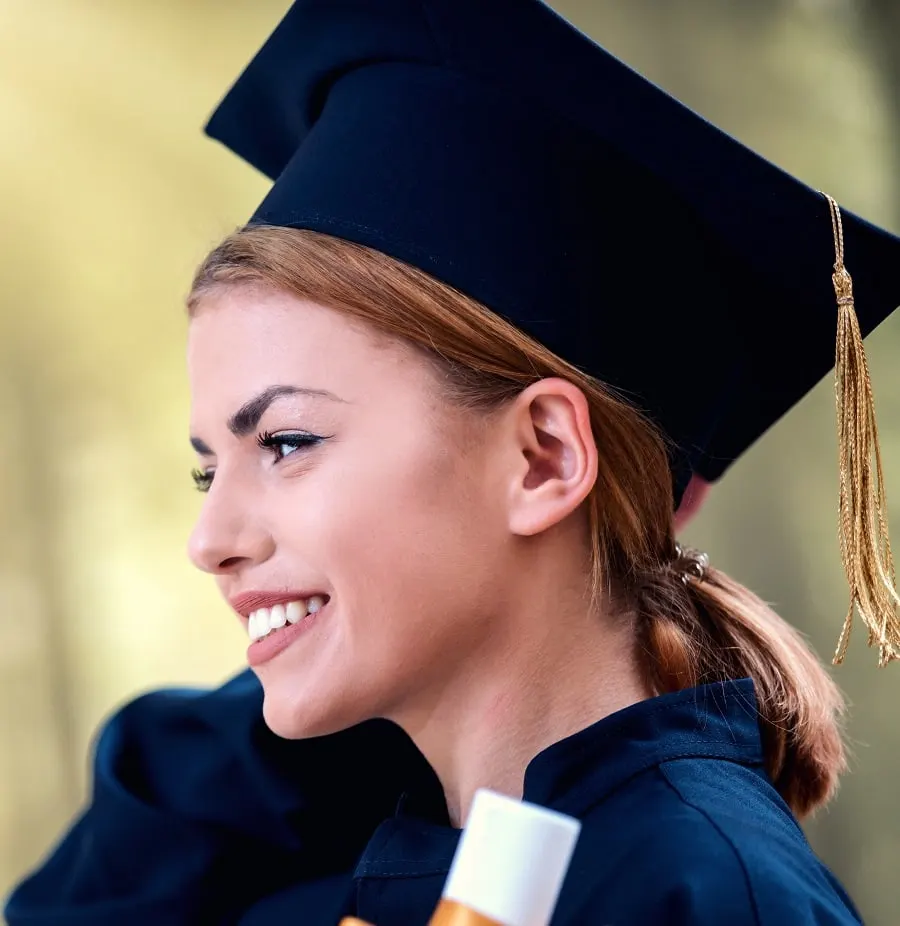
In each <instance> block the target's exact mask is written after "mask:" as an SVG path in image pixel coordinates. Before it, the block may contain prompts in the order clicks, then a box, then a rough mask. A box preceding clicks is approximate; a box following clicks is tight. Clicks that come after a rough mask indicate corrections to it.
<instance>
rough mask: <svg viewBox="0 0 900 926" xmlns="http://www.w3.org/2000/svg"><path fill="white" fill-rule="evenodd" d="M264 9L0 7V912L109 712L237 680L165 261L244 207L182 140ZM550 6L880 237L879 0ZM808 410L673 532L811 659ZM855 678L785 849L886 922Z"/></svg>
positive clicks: (894, 413) (889, 839)
mask: <svg viewBox="0 0 900 926" xmlns="http://www.w3.org/2000/svg"><path fill="white" fill-rule="evenodd" d="M288 5H289V4H288V0H252V2H251V0H243V2H238V0H215V2H212V0H190V2H184V0H152V2H151V0H41V2H39V3H36V2H32V0H0V138H2V144H0V202H2V204H3V206H2V218H0V279H2V285H0V523H2V528H3V529H2V534H0V894H4V895H5V894H6V893H7V891H8V889H9V887H10V885H11V884H12V883H13V882H14V881H15V879H17V878H18V877H19V876H21V875H22V873H23V872H24V871H25V870H26V869H28V868H29V867H31V866H33V865H34V864H35V863H36V862H37V860H38V859H39V858H40V857H41V855H42V854H43V853H44V852H45V851H46V850H47V849H48V847H49V845H50V844H51V842H52V840H54V839H55V838H56V836H57V835H58V833H59V832H60V831H61V829H62V827H64V826H65V825H66V823H67V821H68V820H69V819H70V817H71V815H72V814H73V813H74V812H75V810H76V808H77V807H78V805H79V804H80V802H81V801H82V800H83V799H84V796H85V793H86V788H87V786H88V784H89V764H88V762H89V750H90V741H91V737H92V734H93V733H94V731H95V730H96V728H97V726H98V724H99V723H100V722H101V721H102V719H103V718H104V717H105V716H106V715H107V714H108V713H109V712H110V711H112V710H113V709H114V708H115V707H116V706H117V705H119V704H121V703H122V702H123V701H124V700H125V699H128V698H130V697H132V696H133V695H134V694H135V693H137V692H139V691H142V690H145V689H147V688H151V687H155V686H161V685H168V684H173V683H178V684H185V683H187V684H215V683H217V682H219V681H220V680H222V679H223V678H225V677H226V676H227V675H230V674H231V673H232V672H233V671H235V670H236V669H238V668H240V667H241V665H242V663H243V659H244V656H243V652H244V648H245V644H246V641H245V639H244V634H243V633H242V632H241V631H240V630H239V628H238V626H237V623H236V621H234V619H233V617H232V616H230V612H229V611H228V609H227V608H226V607H225V606H224V605H223V604H222V603H221V602H220V601H219V600H218V598H217V595H216V593H215V591H214V588H213V585H212V582H211V580H208V579H207V578H206V577H204V576H201V575H200V574H195V573H194V572H193V571H192V569H191V567H190V566H189V564H188V562H187V559H186V556H185V553H184V547H185V542H186V538H187V534H188V531H189V528H190V525H191V522H192V518H193V517H194V515H195V513H196V511H197V509H198V506H199V502H200V497H199V496H198V495H197V494H196V493H194V492H193V491H192V489H191V485H190V480H189V478H188V470H189V467H190V466H191V465H192V462H193V461H192V457H191V453H190V451H189V448H188V443H187V417H188V396H187V392H186V385H185V376H184V371H183V357H182V353H183V344H182V342H183V338H184V333H185V327H186V325H185V319H184V316H183V311H182V307H181V302H182V298H183V296H184V294H185V292H186V290H187V287H188V284H189V280H190V276H191V272H192V269H193V267H194V265H195V264H196V263H197V262H198V261H199V260H200V259H201V257H202V256H203V254H204V253H205V251H206V250H207V249H208V248H209V247H211V246H212V245H213V244H215V243H216V241H217V240H218V239H219V238H220V237H221V236H223V235H224V234H225V233H227V232H228V231H230V230H231V229H232V228H233V227H235V226H236V225H238V224H239V223H241V222H242V221H243V220H245V219H246V218H247V217H248V216H249V214H250V213H251V212H252V210H253V208H254V207H255V206H256V204H257V202H258V201H259V199H261V197H262V195H263V193H264V190H265V183H264V181H263V180H262V178H261V177H259V176H257V175H255V174H254V173H253V172H252V171H251V170H250V169H249V168H246V167H245V166H243V165H242V164H241V163H239V162H238V161H237V160H236V159H235V158H233V157H232V156H230V155H229V154H228V153H227V152H225V151H224V150H223V149H220V148H219V147H217V146H216V145H215V144H213V143H212V142H210V141H208V140H205V139H204V138H203V137H202V135H201V133H200V126H201V124H202V122H203V120H204V118H205V117H206V115H207V114H208V112H209V111H210V109H211V107H212V106H213V105H214V104H215V103H216V101H217V100H218V98H219V97H220V95H221V94H222V93H223V91H224V90H225V88H226V86H227V85H228V84H229V82H230V81H231V80H232V79H233V78H234V77H235V76H236V75H237V73H238V72H239V70H240V69H241V68H242V67H243V65H244V64H245V63H246V61H247V60H248V59H249V57H250V56H251V54H252V53H253V52H254V51H255V50H256V48H257V46H258V45H259V44H260V43H261V42H262V40H263V39H264V37H265V36H266V35H267V34H268V32H269V31H270V29H271V28H272V27H273V26H274V24H275V22H276V21H277V19H278V18H279V17H280V16H281V15H282V14H283V12H284V11H285V10H286V8H287V6H288ZM552 5H554V6H555V7H556V8H557V9H558V10H560V11H561V12H562V13H563V14H565V15H566V16H568V17H569V18H570V19H572V20H573V21H574V22H575V23H576V24H577V25H579V26H581V27H582V28H583V29H585V30H586V31H587V32H589V33H590V34H591V35H593V36H594V37H595V38H596V39H597V40H598V41H600V42H601V44H604V45H606V46H607V47H608V48H610V49H611V50H612V51H613V52H614V53H616V54H618V55H619V56H620V57H622V58H624V59H625V60H626V61H628V62H629V63H630V64H632V65H633V66H635V67H636V68H637V69H638V70H640V71H642V72H643V73H644V74H646V75H647V76H649V77H650V78H651V79H653V80H655V81H656V82H657V83H659V84H661V85H662V86H664V87H665V88H666V89H668V90H669V91H671V92H672V93H674V94H675V95H676V96H678V97H680V98H681V99H682V100H684V101H685V102H687V103H688V104H689V105H691V106H692V107H694V108H695V109H697V110H699V111H700V112H702V113H703V114H704V115H706V116H707V117H709V118H710V119H711V120H713V121H714V122H716V123H718V124H719V125H721V126H722V127H723V128H725V129H726V130H728V131H729V132H731V133H732V134H734V135H736V136H738V137H739V138H740V139H742V140H743V141H745V142H747V143H749V144H750V145H751V146H753V147H755V148H756V149H757V150H759V151H761V152H762V153H763V154H765V155H766V156H768V157H769V158H771V159H772V160H774V161H776V162H778V163H779V164H781V165H782V166H784V167H785V168H787V169H788V170H790V171H792V172H794V173H796V174H798V175H799V176H801V177H802V178H803V179H805V180H806V181H807V182H808V183H810V184H811V185H813V186H816V187H818V188H820V189H826V190H828V191H830V192H831V193H832V194H833V195H834V196H836V197H837V198H838V199H839V200H840V201H841V202H842V203H843V204H844V205H845V206H846V207H848V208H851V209H853V210H855V211H857V212H860V213H862V214H864V215H865V216H867V217H869V218H871V219H872V220H874V221H876V222H879V223H882V224H885V225H888V226H889V227H891V228H893V229H894V230H895V231H900V54H898V51H900V0H752V2H747V0H602V2H601V0H556V2H554V3H552ZM648 261H651V262H652V255H648ZM848 261H849V265H850V268H851V270H852V255H849V256H848ZM898 273H900V267H898ZM858 296H859V297H860V298H862V299H864V298H865V294H864V293H859V294H858ZM673 310H676V311H681V310H682V309H681V307H673ZM765 310H766V308H765V306H760V311H765ZM774 321H777V320H774ZM700 336H702V335H700ZM898 347H900V313H896V317H895V318H893V319H892V320H890V321H889V322H888V323H886V324H885V325H884V326H882V328H881V329H879V331H878V332H877V333H876V334H875V335H874V336H873V337H872V338H871V339H870V342H869V350H870V354H869V356H870V362H871V366H872V370H873V375H874V379H875V387H876V395H877V399H878V411H879V417H880V426H881V432H882V435H883V449H884V452H885V464H886V467H887V472H888V489H889V494H890V490H891V488H892V487H893V497H894V498H895V499H897V500H900V365H898V364H897V362H896V357H897V349H898ZM832 402H833V398H832V391H831V386H830V383H828V382H824V383H822V384H821V385H820V386H819V387H818V389H817V390H816V391H815V392H814V394H812V395H811V396H810V397H809V398H808V399H807V400H805V401H804V402H803V403H802V405H801V407H799V408H798V409H797V410H795V412H794V413H792V414H791V415H790V416H789V418H788V419H786V420H784V421H782V422H781V423H780V424H779V425H778V426H777V427H776V428H775V429H774V430H773V431H772V432H771V433H770V434H769V435H767V436H766V438H765V439H764V440H762V441H761V442H760V443H759V444H758V445H757V446H756V447H755V448H754V450H753V451H752V452H751V453H749V454H748V455H747V456H746V458H745V459H744V460H742V461H741V462H740V464H738V465H737V466H736V467H734V469H733V470H732V471H731V472H730V473H729V474H728V475H727V477H726V478H725V479H724V481H723V482H722V484H721V485H720V486H719V487H718V488H717V489H716V491H715V493H714V494H713V496H712V498H711V500H710V502H709V503H708V507H707V510H706V511H705V512H704V513H703V515H702V516H701V518H700V520H699V522H698V523H697V524H696V525H694V526H693V527H692V528H691V531H690V536H689V538H688V539H689V540H690V541H692V542H693V543H695V544H697V545H699V546H701V547H703V548H704V549H707V550H708V551H709V553H710V554H711V555H712V557H713V559H714V561H715V562H716V564H717V565H718V566H720V567H722V568H724V569H726V570H728V571H730V572H731V573H732V574H734V575H735V576H736V577H738V578H739V579H741V580H742V581H744V582H745V583H746V584H748V585H750V586H751V587H752V588H753V589H755V590H756V591H758V592H759V593H760V594H762V596H763V597H765V598H766V599H768V600H770V601H772V602H773V603H774V604H775V605H776V607H777V608H778V609H779V610H780V611H781V613H782V614H783V615H784V616H786V617H787V618H788V619H789V620H792V621H794V622H795V623H796V624H797V625H798V626H799V627H801V628H802V629H803V630H804V632H806V633H807V634H808V635H809V637H810V638H811V640H812V642H813V644H814V645H815V646H816V648H817V649H818V651H819V652H820V653H821V654H822V655H823V656H824V657H825V658H826V659H828V658H830V656H831V652H832V649H833V646H834V643H835V641H836V639H837V634H838V631H839V629H840V625H841V621H842V619H843V616H844V611H845V607H846V593H845V587H844V584H843V577H842V571H841V567H840V562H839V557H838V547H837V541H836V516H835V511H836V499H837V492H836V485H837V483H836V473H837V467H836V449H835V435H834V420H833V419H834V412H833V407H832ZM893 515H894V521H895V534H896V536H897V537H900V508H898V506H897V505H896V504H895V505H894V510H893ZM875 661H876V654H875V653H874V652H873V651H869V650H866V648H865V646H864V643H863V639H862V634H860V635H859V637H858V638H857V639H855V640H854V643H853V645H852V646H851V652H850V655H849V657H848V659H847V663H846V665H845V666H844V667H843V668H841V669H838V670H834V671H835V674H836V677H837V679H838V681H839V683H840V684H841V686H842V687H843V688H844V690H845V691H846V692H847V694H848V696H849V698H850V700H851V702H852V713H851V716H850V718H849V722H848V731H849V735H850V737H851V740H852V743H853V752H854V759H853V769H852V773H851V774H850V775H848V777H847V778H846V781H845V784H844V785H843V789H842V791H841V793H840V795H839V797H838V799H837V800H836V802H835V803H834V804H833V806H832V807H831V809H830V810H829V811H828V812H826V813H823V814H822V815H821V816H820V817H819V818H817V819H816V820H815V821H814V822H813V823H812V824H811V825H810V826H809V827H808V831H809V833H810V836H811V838H812V840H813V842H814V844H815V846H816V848H817V850H818V851H819V852H820V853H821V855H822V856H824V858H825V859H826V860H827V862H828V863H829V864H830V865H831V866H832V867H833V868H834V869H835V871H836V872H837V873H838V875H839V876H840V877H841V878H842V879H843V881H844V882H845V883H846V884H847V886H848V887H849V889H850V891H851V893H852V894H853V895H854V897H855V898H856V899H857V901H858V903H859V904H860V906H861V907H862V910H863V912H864V914H865V916H866V919H867V922H868V923H870V924H874V926H889V924H896V923H897V922H898V919H900V918H898V914H897V912H896V910H895V886H896V872H897V870H898V867H900V789H898V787H897V781H898V776H900V724H897V722H896V720H895V714H894V711H895V709H896V705H897V704H898V694H900V667H897V666H894V667H892V668H889V669H887V670H884V671H878V670H876V668H875Z"/></svg>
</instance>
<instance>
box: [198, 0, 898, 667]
mask: <svg viewBox="0 0 900 926" xmlns="http://www.w3.org/2000/svg"><path fill="white" fill-rule="evenodd" d="M207 131H208V133H209V134H210V135H211V136H213V137H214V138H217V139H218V140H220V141H222V142H223V143H224V144H226V145H227V146H228V147H229V148H230V149H232V150H233V151H234V152H236V153H237V154H238V155H240V156H241V157H243V158H244V159H245V160H247V161H249V162H250V163H251V164H252V165H254V166H255V167H257V168H258V169H259V170H261V171H262V172H263V173H265V174H266V175H268V176H269V177H271V178H272V179H273V180H275V184H274V186H273V188H272V190H271V192H270V193H269V195H268V196H267V197H266V199H265V201H264V202H263V203H262V205H261V206H260V207H259V209H258V210H257V212H256V214H255V215H254V217H253V219H252V221H253V222H255V223H266V224H272V225H281V226H290V227H299V228H308V229H313V230H316V231H319V232H324V233H328V234H332V235H336V236H338V237H341V238H345V239H349V240H352V241H355V242H358V243H360V244H363V245H367V246H369V247H372V248H375V249H377V250H379V251H382V252H384V253H387V254H389V255H391V256H393V257H396V258H398V259H400V260H403V261H406V262H408V263H410V264H414V265H416V266H418V267H420V268H421V269H423V270H425V271H427V272H428V273H430V274H432V275H433V276H435V277H437V278H439V279H441V280H443V281H445V282H447V283H449V284H451V285H453V286H454V287H456V288H457V289H459V290H461V291H463V292H465V293H467V294H468V295H470V296H472V297H474V298H476V299H478V300H479V301H481V302H482V303H484V304H485V305H487V306H489V307H490V308H491V309H493V310H494V311H496V312H497V313H499V314H501V315H503V316H505V317H506V318H508V319H510V320H511V321H512V322H514V323H515V324H516V325H518V326H519V327H520V328H522V329H523V330H525V331H526V332H528V333H529V334H531V335H532V336H534V337H536V338H537V339H539V340H540V341H542V342H543V343H544V344H546V345H547V346H548V347H550V348H551V349H552V350H554V351H555V352H556V353H557V354H559V355H560V356H562V357H564V358H565V359H566V360H568V361H570V362H571V363H574V364H576V365H577V366H579V367H581V368H582V369H584V370H586V371H588V372H589V373H591V374H593V375H595V376H596V377H598V378H599V379H601V380H603V381H605V382H607V383H609V384H611V385H613V386H615V387H617V388H618V389H619V390H620V391H621V392H622V393H624V394H625V395H626V396H628V397H630V398H631V399H632V400H633V401H634V402H635V403H636V404H637V405H638V406H639V407H641V408H642V409H644V410H645V411H646V412H647V413H648V414H649V415H650V417H652V418H653V419H654V420H655V421H656V422H657V423H658V424H659V425H660V426H661V428H662V429H663V430H664V431H665V433H666V434H667V435H668V436H669V437H670V438H671V440H672V442H673V446H674V447H675V448H676V449H675V450H674V451H673V457H672V469H673V478H674V482H675V487H676V496H678V495H680V493H681V491H683V489H684V486H685V484H686V482H687V478H688V476H689V475H690V473H691V472H695V473H697V474H699V475H701V476H703V477H704V478H706V479H710V480H712V479H716V478H717V477H719V476H720V475H721V474H722V473H723V472H724V470H725V469H726V468H727V467H728V465H729V464H730V463H731V462H732V461H733V460H735V459H736V458H737V457H738V456H739V455H740V454H741V453H743V452H744V450H746V449H747V448H748V447H749V446H750V445H751V444H752V443H753V442H754V441H755V440H756V439H757V438H758V437H759V436H760V435H761V434H762V433H763V432H764V431H766V429H767V428H769V427H770V426H771V425H772V424H773V423H774V422H775V421H776V420H777V419H778V418H780V417H781V416H782V415H783V414H784V413H785V412H786V411H787V410H788V409H789V408H791V407H792V406H793V405H794V404H795V403H796V402H797V401H798V400H799V399H800V398H802V397H803V396H804V395H805V394H806V393H807V392H808V391H809V390H810V389H811V388H812V387H813V386H814V385H815V384H816V383H817V382H818V381H819V380H820V379H821V378H822V377H823V376H824V375H825V374H826V373H827V372H828V370H829V369H830V368H831V367H832V365H833V364H834V357H835V332H836V329H837V327H838V318H839V316H841V317H842V318H845V321H846V324H845V325H844V327H843V328H842V331H843V334H842V336H841V338H842V343H843V344H844V347H845V349H846V350H847V351H849V353H848V354H847V356H846V358H845V360H844V361H843V362H841V363H839V375H840V376H841V377H842V379H841V382H842V384H843V385H842V387H841V389H840V390H839V392H840V394H841V396H842V397H843V399H844V400H845V401H844V406H843V410H842V412H841V420H842V422H843V425H844V426H845V427H849V428H851V429H854V428H855V431H854V433H853V434H847V435H843V436H842V448H846V447H847V446H850V445H853V446H850V450H849V451H846V452H849V453H851V454H855V457H853V458H852V459H846V460H845V461H844V462H845V464H846V465H845V466H844V467H842V469H843V470H844V472H845V473H847V474H849V475H848V476H847V484H846V485H842V524H843V527H844V531H843V533H844V540H845V543H844V547H845V553H847V551H848V550H849V551H850V554H852V553H853V551H855V554H854V555H855V556H856V559H857V560H860V562H861V563H862V565H860V564H859V563H856V564H854V562H851V561H853V560H854V555H850V554H848V555H847V556H846V564H847V568H848V575H849V576H850V579H851V585H852V586H853V595H854V597H855V599H856V600H858V602H859V604H860V609H861V611H862V613H863V616H864V617H866V620H867V623H868V624H869V626H870V630H871V628H872V626H873V624H877V623H878V621H879V618H877V617H875V616H873V615H875V614H880V613H882V612H883V611H884V609H885V608H887V607H888V606H890V607H891V608H893V604H894V601H895V599H892V598H891V597H890V594H893V592H892V590H891V593H890V594H888V592H887V591H886V589H887V583H886V582H882V581H881V577H879V575H878V573H879V571H881V572H884V573H885V574H889V573H890V571H891V569H890V554H889V548H887V542H886V536H885V537H882V534H881V533H879V532H878V529H877V528H876V529H875V531H874V532H873V531H872V530H871V525H870V524H869V521H872V520H874V521H877V520H878V510H879V502H880V501H881V500H882V493H881V490H880V481H879V480H878V479H877V472H876V471H877V469H878V467H875V466H874V465H871V466H870V465H869V464H871V463H872V461H871V455H870V446H871V444H872V442H873V440H874V434H872V433H870V431H871V430H872V429H873V427H874V425H873V424H870V423H869V422H870V421H871V403H870V401H869V396H868V392H867V388H868V387H867V383H868V380H867V375H864V374H865V370H864V369H862V367H861V366H860V364H861V363H862V362H863V361H864V356H863V355H862V348H861V341H860V340H859V338H858V337H854V330H853V327H852V323H853V321H854V320H855V318H856V316H855V315H854V309H853V306H852V304H851V302H850V301H849V300H848V298H847V294H846V293H844V298H843V302H842V304H841V307H840V311H838V310H836V307H835V292H834V290H833V288H832V279H831V272H832V265H833V264H835V263H836V245H837V237H838V231H839V226H840V219H841V215H840V212H839V211H838V210H837V207H836V205H834V211H831V210H830V205H833V204H831V203H830V202H829V200H828V199H827V198H826V197H825V196H823V195H822V194H821V193H818V192H816V191H814V190H812V189H810V188H808V187H806V186H805V185H803V184H802V183H800V182H798V181H797V180H795V179H794V178H792V177H790V176H789V175H788V174H786V173H784V172H783V171H781V170H780V169H778V168H777V167H775V166H773V165H772V164H770V163H769V162H767V161H766V160H764V159H763V158H761V157H759V156H758V155H756V154H755V153H753V152H752V151H750V150H749V149H747V148H746V147H744V146H743V145H741V144H739V143H738V142H736V141H735V140H734V139H732V138H730V137H729V136H727V135H725V134H724V133H722V132H721V131H719V130H718V129H717V128H715V127H714V126H712V125H711V124H710V123H708V122H706V121H705V120H704V119H702V118H701V117H699V116H698V115H696V114H695V113H693V112H692V111H690V110H689V109H687V108H686V107H684V106H683V105H682V104H680V103H678V102H677V101H676V100H674V99H673V98H672V97H670V96H668V95H667V94H666V93H664V92H663V91H661V90H660V89H658V88H657V87H655V86H653V85H652V84H651V83H649V82H648V81H647V80H645V79H644V78H643V77H641V76H640V75H638V74H637V73H635V72H634V71H632V70H631V69H630V68H628V67H627V66H626V65H624V64H623V63H622V62H620V61H618V60H617V59H616V58H614V57H613V56H612V55H610V54H609V53H607V52H606V51H604V50H603V49H601V48H600V47H598V46H597V45H596V44H594V43H593V42H592V41H591V40H590V39H588V38H587V37H586V36H584V35H583V34H582V33H580V32H579V31H578V30H576V29H575V28H573V27H572V26H571V25H569V24H568V23H567V22H565V21H564V20H563V19H561V18H560V17H559V16H558V15H557V14H555V13H554V12H553V11H552V10H551V9H549V8H548V7H547V6H545V5H544V4H542V3H540V2H538V0H297V2H295V3H294V4H293V6H292V7H291V9H290V10H289V11H288V13H287V15H286V16H285V18H284V19H283V21H282V22H281V23H280V25H279V26H278V27H277V29H276V30H275V32H274V33H273V34H272V36H271V37H270V38H269V40H268V41H267V42H266V44H265V45H264V46H263V48H262V49H261V51H260V52H259V53H258V54H257V55H256V57H255V58H254V59H253V61H252V62H251V63H250V65H249V66H248V68H247V69H246V71H245V72H244V73H243V75H242V76H241V77H240V78H239V79H238V81H237V82H236V83H235V85H234V86H233V88H232V89H231V91H230V92H229V93H228V95H227V96H226V98H225V100H224V101H223V102H222V104H221V105H220V106H219V108H218V109H217V110H216V112H215V113H214V115H213V117H212V119H211V120H210V122H209V125H208V127H207ZM832 219H834V220H835V224H834V225H833V222H832ZM842 235H843V241H844V245H845V248H846V254H847V262H848V265H849V267H850V269H851V270H852V272H853V278H854V281H855V284H856V288H857V292H858V295H859V315H858V321H859V326H860V328H861V332H862V334H863V335H864V334H866V333H868V332H869V331H870V330H871V329H873V328H874V327H875V326H876V325H877V324H878V323H879V322H881V321H882V320H883V319H884V318H886V317H887V316H888V315H889V314H890V313H891V312H892V311H893V310H894V308H895V307H896V306H897V305H898V304H900V272H898V271H900V240H898V239H897V238H895V237H894V236H892V235H891V234H889V233H887V232H885V231H882V230H880V229H878V228H875V227H874V226H872V225H870V224H868V223H866V222H865V221H863V220H862V219H859V218H857V217H856V216H853V215H851V214H850V213H846V212H845V213H843V222H842ZM837 263H841V260H840V259H838V261H837ZM838 282H840V281H838ZM839 301H840V300H839ZM851 316H852V318H851ZM839 340H840V339H839ZM861 358H862V359H861ZM854 441H855V444H854ZM842 452H845V451H842ZM859 466H863V469H862V470H860V469H859ZM867 466H868V467H869V468H866V467H867ZM866 473H868V475H866ZM854 474H855V475H854ZM851 476H852V477H853V478H851ZM857 476H858V477H859V478H856V477H857ZM854 480H855V481H854ZM867 500H868V501H867ZM860 557H861V559H860ZM873 557H874V559H873ZM860 570H862V571H860ZM885 596H887V597H885ZM886 634H887V642H885V640H886ZM876 637H877V638H878V639H879V641H880V642H882V643H883V644H884V645H885V646H886V647H887V649H884V648H883V651H882V656H883V658H887V657H889V656H892V655H898V654H900V632H898V631H896V630H891V631H890V632H889V633H888V632H887V631H884V632H881V631H879V629H878V628H876Z"/></svg>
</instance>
